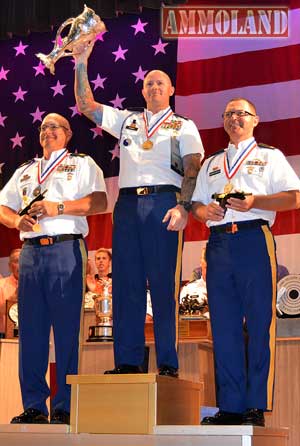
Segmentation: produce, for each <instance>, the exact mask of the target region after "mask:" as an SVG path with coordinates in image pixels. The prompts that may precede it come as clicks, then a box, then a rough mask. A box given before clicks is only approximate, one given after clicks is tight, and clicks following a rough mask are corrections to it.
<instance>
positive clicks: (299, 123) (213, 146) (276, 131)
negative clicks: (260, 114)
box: [200, 118, 300, 156]
mask: <svg viewBox="0 0 300 446" xmlns="http://www.w3.org/2000/svg"><path fill="white" fill-rule="evenodd" d="M299 129H300V118H294V119H282V120H279V121H273V122H261V123H260V124H259V125H258V126H257V127H256V129H255V137H256V140H257V142H263V143H265V144H269V145H272V146H276V147H278V148H279V149H281V150H282V151H283V152H284V154H285V155H286V156H289V155H298V154H299V153H300V150H299ZM200 134H201V138H202V142H203V145H204V147H205V154H206V156H207V155H211V154H212V153H214V152H216V151H217V150H220V149H221V148H224V147H226V146H227V144H228V137H227V134H226V133H225V131H224V129H223V127H218V128H212V129H204V130H201V131H200Z"/></svg>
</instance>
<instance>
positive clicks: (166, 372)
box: [158, 365, 178, 378]
mask: <svg viewBox="0 0 300 446" xmlns="http://www.w3.org/2000/svg"><path fill="white" fill-rule="evenodd" d="M158 374H159V375H160V376H170V377H171V378H178V369H176V368H175V367H170V366H169V365H162V366H161V367H159V369H158Z"/></svg>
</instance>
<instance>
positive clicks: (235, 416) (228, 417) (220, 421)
mask: <svg viewBox="0 0 300 446" xmlns="http://www.w3.org/2000/svg"><path fill="white" fill-rule="evenodd" d="M242 420H243V415H242V414H241V413H234V412H224V411H222V410H220V411H219V412H217V413H216V414H215V415H214V416H213V417H204V418H203V420H202V421H201V424H202V425H205V426H216V425H223V426H224V425H236V424H242Z"/></svg>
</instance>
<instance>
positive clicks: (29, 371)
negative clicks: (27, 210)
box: [18, 239, 87, 414]
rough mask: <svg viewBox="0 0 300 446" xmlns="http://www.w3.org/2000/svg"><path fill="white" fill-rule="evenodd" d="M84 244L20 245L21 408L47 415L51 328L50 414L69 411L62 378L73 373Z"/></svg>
mask: <svg viewBox="0 0 300 446" xmlns="http://www.w3.org/2000/svg"><path fill="white" fill-rule="evenodd" d="M86 259H87V252H86V247H85V242H84V241H83V240H82V239H81V240H70V241H64V242H61V243H56V244H53V245H50V246H37V245H27V244H25V245H24V247H23V249H22V252H21V256H20V271H19V290H18V293H19V303H18V310H19V378H20V385H21V392H22V400H23V406H24V409H25V410H26V409H28V408H34V409H38V410H40V411H42V412H43V413H45V414H48V410H47V406H46V400H47V398H48V397H49V395H50V390H49V387H48V384H47V382H46V379H45V375H46V371H47V367H48V357H49V336H50V327H51V325H52V326H53V332H54V340H55V356H56V375H57V387H58V390H57V393H56V395H55V397H54V399H53V401H52V409H53V410H55V409H61V410H65V411H67V412H69V411H70V385H67V384H66V375H68V374H71V375H72V374H77V372H78V344H79V330H80V316H81V308H82V300H83V292H84V289H85V288H84V286H85V267H86Z"/></svg>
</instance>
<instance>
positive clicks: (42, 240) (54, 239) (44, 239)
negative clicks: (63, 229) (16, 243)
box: [24, 234, 82, 246]
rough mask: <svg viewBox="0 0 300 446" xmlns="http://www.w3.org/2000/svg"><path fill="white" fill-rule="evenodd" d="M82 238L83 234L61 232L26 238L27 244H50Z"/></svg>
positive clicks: (25, 242)
mask: <svg viewBox="0 0 300 446" xmlns="http://www.w3.org/2000/svg"><path fill="white" fill-rule="evenodd" d="M80 238H82V234H60V235H52V236H48V235H42V236H41V237H33V238H25V239H24V244H25V245H39V246H48V245H54V243H60V242H66V241H67V240H78V239H80Z"/></svg>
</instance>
